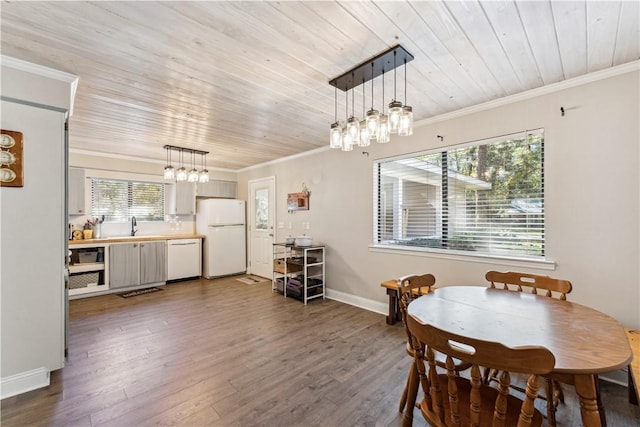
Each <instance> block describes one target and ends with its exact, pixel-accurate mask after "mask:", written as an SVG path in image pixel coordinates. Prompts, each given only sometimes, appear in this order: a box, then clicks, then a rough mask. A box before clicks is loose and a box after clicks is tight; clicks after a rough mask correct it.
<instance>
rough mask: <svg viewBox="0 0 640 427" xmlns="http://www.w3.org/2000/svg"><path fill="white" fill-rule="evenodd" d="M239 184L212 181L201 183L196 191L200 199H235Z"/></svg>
mask: <svg viewBox="0 0 640 427" xmlns="http://www.w3.org/2000/svg"><path fill="white" fill-rule="evenodd" d="M237 186H238V183H237V182H234V181H220V180H215V179H214V180H211V181H209V182H199V183H198V187H197V190H196V194H197V195H198V197H220V198H225V199H235V198H236V193H237Z"/></svg>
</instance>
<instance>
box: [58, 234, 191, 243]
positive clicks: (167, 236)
mask: <svg viewBox="0 0 640 427" xmlns="http://www.w3.org/2000/svg"><path fill="white" fill-rule="evenodd" d="M175 239H204V236H203V235H202V234H156V235H152V236H113V237H102V238H100V239H81V240H69V245H70V246H71V245H95V244H101V243H123V242H125V243H126V242H148V241H151V240H175Z"/></svg>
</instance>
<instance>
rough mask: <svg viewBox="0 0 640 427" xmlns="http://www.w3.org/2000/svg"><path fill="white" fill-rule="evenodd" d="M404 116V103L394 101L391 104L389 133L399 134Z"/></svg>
mask: <svg viewBox="0 0 640 427" xmlns="http://www.w3.org/2000/svg"><path fill="white" fill-rule="evenodd" d="M401 115H402V102H399V101H396V100H393V101H391V103H390V104H389V133H398V127H399V126H400V116H401Z"/></svg>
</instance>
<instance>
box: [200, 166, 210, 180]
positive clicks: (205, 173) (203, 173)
mask: <svg viewBox="0 0 640 427" xmlns="http://www.w3.org/2000/svg"><path fill="white" fill-rule="evenodd" d="M198 181H200V182H209V171H208V170H206V169H202V170H201V171H200V175H198Z"/></svg>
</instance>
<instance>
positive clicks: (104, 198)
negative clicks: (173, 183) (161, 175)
mask: <svg viewBox="0 0 640 427" xmlns="http://www.w3.org/2000/svg"><path fill="white" fill-rule="evenodd" d="M91 212H92V216H93V217H101V216H102V215H104V217H105V221H109V222H122V221H129V220H130V219H131V217H132V216H135V217H136V219H137V220H142V221H163V220H164V184H160V183H154V182H139V181H122V180H115V179H102V178H92V179H91Z"/></svg>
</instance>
